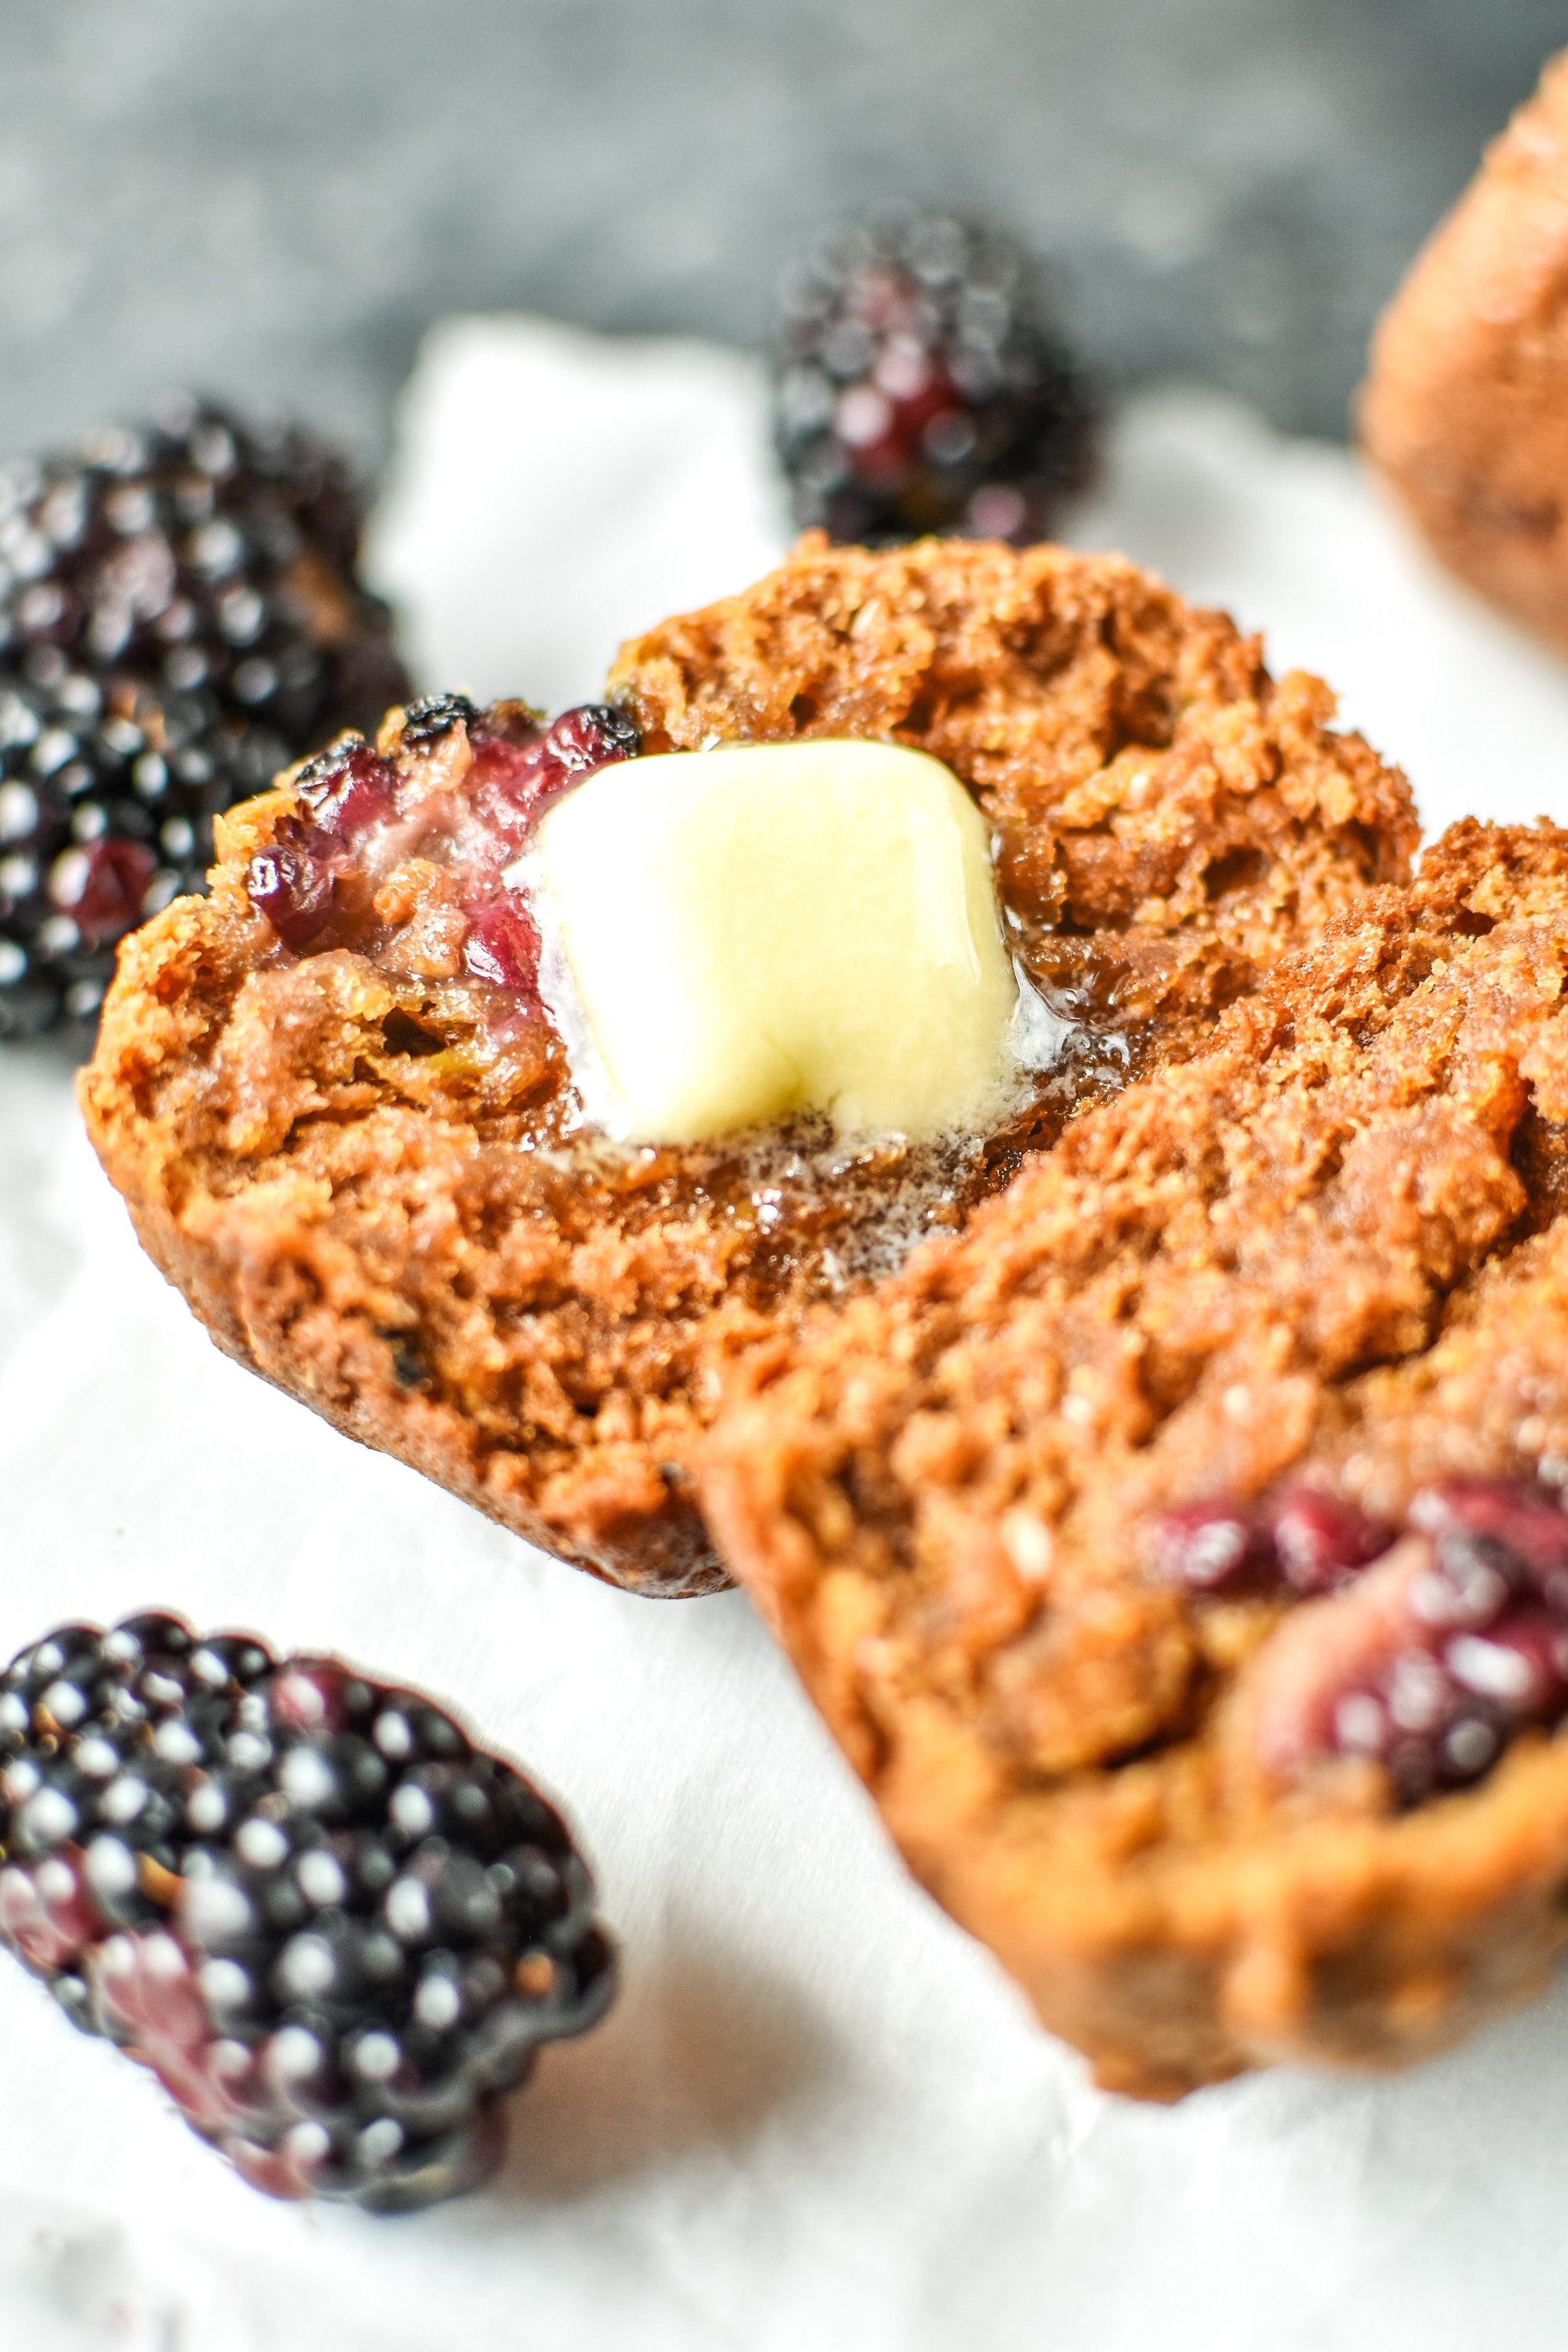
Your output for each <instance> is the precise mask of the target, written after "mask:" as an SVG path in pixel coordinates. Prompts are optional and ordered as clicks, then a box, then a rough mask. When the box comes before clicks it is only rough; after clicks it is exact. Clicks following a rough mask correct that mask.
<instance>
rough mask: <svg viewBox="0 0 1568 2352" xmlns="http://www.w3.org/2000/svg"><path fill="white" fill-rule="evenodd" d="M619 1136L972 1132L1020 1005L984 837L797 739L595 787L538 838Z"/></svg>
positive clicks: (649, 766) (902, 766)
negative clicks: (815, 1127) (787, 1123)
mask: <svg viewBox="0 0 1568 2352" xmlns="http://www.w3.org/2000/svg"><path fill="white" fill-rule="evenodd" d="M537 846H538V857H539V866H538V869H537V870H538V872H539V876H540V879H541V881H542V885H543V887H544V891H545V893H546V899H545V903H544V905H543V906H542V912H543V913H544V914H545V917H546V919H547V921H548V922H550V923H551V925H552V927H553V928H554V929H555V930H556V933H557V936H558V938H559V941H560V945H561V947H562V948H563V950H564V954H565V959H566V961H567V964H568V966H569V968H570V971H571V974H572V980H573V982H574V990H575V993H576V996H577V999H578V1003H579V1006H580V1008H581V1011H582V1013H583V1014H584V1017H585V1020H586V1023H587V1025H588V1028H589V1029H590V1031H591V1032H592V1035H593V1040H594V1044H595V1047H596V1049H597V1053H598V1055H599V1057H600V1059H601V1061H602V1063H603V1066H604V1068H605V1074H606V1075H607V1077H608V1080H609V1084H610V1087H612V1089H613V1091H614V1093H615V1095H616V1097H618V1098H619V1107H620V1109H621V1112H622V1113H623V1116H621V1117H620V1118H617V1120H616V1124H617V1126H618V1127H619V1128H620V1130H621V1131H622V1132H623V1133H625V1134H626V1135H628V1136H629V1137H630V1138H631V1139H635V1140H637V1141H642V1142H665V1143H688V1142H695V1141H698V1140H700V1139H702V1138H704V1137H708V1136H713V1135H721V1134H723V1133H725V1132H727V1131H728V1130H730V1129H735V1128H742V1127H751V1126H760V1125H763V1124H766V1123H768V1122H771V1121H773V1120H776V1119H779V1118H784V1117H785V1116H786V1115H787V1114H788V1113H790V1112H792V1111H797V1110H806V1109H812V1110H818V1111H823V1112H826V1114H827V1115H828V1117H829V1118H831V1119H832V1121H833V1124H834V1126H835V1127H836V1128H837V1129H838V1130H839V1131H840V1132H841V1133H857V1132H861V1133H864V1132H877V1133H882V1132H887V1131H889V1130H896V1131H899V1132H901V1133H903V1134H906V1135H910V1136H916V1137H931V1136H935V1135H939V1134H942V1133H943V1132H946V1131H950V1130H952V1129H965V1128H969V1129H973V1128H976V1127H979V1126H983V1125H984V1123H985V1120H986V1118H987V1114H988V1112H994V1109H995V1108H996V1105H997V1102H998V1100H999V1098H1000V1097H1001V1095H1002V1093H1003V1090H1004V1089H1005V1086H1006V1084H1007V1080H1008V1078H1009V1076H1010V1075H1011V1073H1012V1062H1011V1059H1010V1055H1009V1045H1008V1037H1009V1023H1010V1021H1011V1019H1012V1016H1013V1013H1014V1010H1015V1007H1016V1002H1017V987H1016V982H1015V980H1014V976H1013V970H1012V966H1011V963H1010V961H1009V960H1008V956H1007V952H1006V950H1005V947H1004V945H1003V940H1002V932H1001V926H1000V922H999V920H998V917H997V910H996V898H995V889H994V882H993V879H992V871H991V856H990V844H989V835H988V833H987V829H986V825H985V821H984V818H983V817H982V815H981V814H980V812H979V810H978V809H977V808H976V807H975V805H974V803H973V801H972V800H971V799H970V797H969V795H968V793H966V792H965V791H964V789H963V785H962V784H960V782H958V780H957V778H956V777H955V776H954V775H953V774H952V772H951V771H950V770H948V769H947V768H944V767H943V766H942V763H941V761H937V760H933V759H931V758H928V757H927V755H926V754H925V753H923V752H920V751H905V750H903V749H901V748H900V747H899V746H897V745H894V744H888V743H868V742H837V741H809V742H797V743H773V744H745V745H737V746H733V747H730V748H726V749H721V750H719V751H705V752H675V753H670V754H668V755H664V756H655V757H651V758H647V759H640V760H626V761H621V762H620V763H619V764H617V765H616V766H614V767H608V768H602V769H600V770H599V771H598V772H597V773H596V774H595V775H593V776H591V777H589V778H588V779H587V781H586V782H584V783H583V784H581V785H579V786H578V788H577V789H576V791H575V792H574V793H572V794H571V795H570V796H569V797H568V798H567V799H565V800H563V801H561V802H560V803H557V805H556V806H555V807H554V808H553V809H552V810H551V812H550V813H549V814H548V815H547V816H546V817H545V818H544V820H543V822H542V824H541V826H540V828H539V833H538V836H537Z"/></svg>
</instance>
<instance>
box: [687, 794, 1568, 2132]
mask: <svg viewBox="0 0 1568 2352" xmlns="http://www.w3.org/2000/svg"><path fill="white" fill-rule="evenodd" d="M1565 977H1568V832H1564V831H1563V830H1560V829H1558V828H1556V827H1554V826H1552V825H1550V824H1545V823H1544V822H1543V823H1542V824H1540V825H1538V826H1536V827H1534V828H1527V827H1517V828H1498V829H1493V828H1491V827H1489V826H1486V825H1483V824H1479V823H1477V822H1475V821H1473V820H1467V821H1466V822H1465V823H1463V824H1459V825H1457V826H1455V827H1453V828H1452V829H1451V830H1450V831H1449V832H1448V833H1447V834H1446V835H1444V836H1443V837H1442V839H1441V840H1440V841H1439V842H1438V843H1437V844H1436V845H1435V847H1434V848H1432V849H1431V850H1430V851H1429V852H1428V853H1427V855H1426V858H1425V859H1424V861H1423V865H1422V867H1421V871H1420V875H1419V878H1418V879H1417V880H1416V882H1415V884H1413V885H1412V886H1410V887H1405V888H1397V889H1384V890H1378V891H1374V892H1372V893H1369V894H1368V895H1366V896H1365V897H1364V898H1363V899H1362V900H1361V901H1360V902H1359V903H1358V904H1356V905H1353V906H1351V907H1349V908H1345V909H1344V910H1343V911H1342V912H1341V913H1340V914H1338V915H1336V916H1335V917H1334V918H1333V919H1331V921H1330V922H1329V923H1328V924H1327V925H1326V927H1325V929H1324V930H1323V933H1322V935H1321V938H1320V939H1319V940H1318V941H1317V942H1316V943H1315V944H1314V945H1312V946H1310V947H1309V948H1306V949H1304V950H1301V951H1300V952H1299V953H1298V954H1296V955H1293V956H1291V957H1289V958H1286V959H1284V960H1282V961H1280V962H1279V964H1277V965H1276V967H1275V968H1274V970H1273V971H1272V972H1271V973H1269V974H1268V975H1267V976H1266V977H1265V978H1264V979H1263V980H1262V981H1261V982H1260V983H1259V985H1258V989H1257V990H1256V992H1254V993H1252V994H1251V995H1249V996H1248V997H1247V998H1246V999H1244V1000H1243V1001H1242V1002H1240V1003H1237V1004H1236V1005H1234V1006H1233V1007H1232V1008H1231V1010H1230V1012H1229V1013H1227V1014H1226V1018H1225V1020H1224V1021H1223V1023H1222V1024H1220V1027H1219V1029H1218V1031H1217V1033H1216V1034H1215V1038H1214V1039H1213V1041H1212V1043H1211V1045H1210V1046H1209V1048H1208V1050H1207V1051H1206V1052H1205V1053H1204V1054H1202V1055H1198V1056H1197V1057H1195V1058H1194V1059H1191V1060H1189V1061H1188V1062H1186V1063H1185V1064H1184V1065H1183V1066H1167V1067H1166V1068H1164V1069H1163V1070H1160V1071H1158V1072H1156V1073H1154V1074H1153V1075H1152V1076H1148V1077H1146V1078H1145V1079H1143V1080H1142V1082H1141V1083H1138V1084H1135V1085H1133V1086H1131V1087H1129V1088H1127V1090H1126V1091H1125V1092H1124V1093H1122V1094H1121V1097H1119V1098H1118V1099H1116V1100H1115V1101H1113V1102H1110V1103H1108V1104H1104V1105H1101V1106H1100V1107H1098V1108H1093V1109H1091V1110H1089V1112H1087V1113H1086V1114H1085V1115H1084V1116H1083V1117H1082V1118H1079V1120H1078V1121H1077V1122H1076V1123H1075V1124H1074V1125H1072V1126H1071V1127H1070V1128H1069V1129H1068V1131H1067V1133H1066V1134H1065V1136H1064V1137H1063V1139H1062V1140H1061V1141H1060V1143H1059V1144H1058V1147H1057V1149H1056V1150H1055V1151H1054V1152H1052V1153H1051V1154H1049V1155H1048V1156H1047V1157H1044V1158H1042V1159H1040V1160H1037V1161H1036V1162H1034V1163H1033V1164H1032V1165H1031V1166H1030V1167H1029V1168H1028V1169H1026V1171H1025V1172H1024V1173H1023V1174H1021V1175H1020V1176H1019V1177H1018V1178H1017V1179H1016V1181H1015V1182H1014V1184H1013V1185H1012V1187H1011V1188H1010V1190H1009V1191H1008V1192H1007V1193H1006V1194H1005V1197H1003V1198H1002V1199H1000V1200H998V1201H994V1202H990V1203H987V1204H986V1205H985V1206H984V1207H983V1208H982V1209H981V1210H980V1211H979V1212H978V1213H976V1214H975V1215H974V1217H973V1219H972V1221H971V1223H970V1226H969V1228H968V1230H967V1232H965V1233H964V1234H963V1235H961V1236H959V1237H956V1238H955V1239H953V1240H952V1241H950V1242H947V1243H940V1244H935V1245H933V1246H932V1247H931V1248H929V1249H927V1250H925V1251H923V1252H921V1253H920V1254H919V1255H917V1256H916V1257H915V1258H913V1259H912V1260H911V1261H910V1264H909V1265H908V1266H907V1267H906V1268H905V1270H904V1271H903V1273H902V1274H901V1275H900V1276H897V1277H896V1278H894V1279H893V1280H892V1281H890V1282H888V1283H886V1284H884V1285H882V1286H880V1287H879V1290H878V1291H877V1292H876V1293H874V1294H873V1295H872V1296H870V1297H867V1298H863V1299H858V1300H855V1301H852V1302H850V1303H849V1304H848V1305H847V1307H845V1308H844V1309H843V1310H842V1311H841V1313H840V1314H839V1315H838V1316H837V1317H836V1318H832V1319H830V1320H829V1319H826V1318H824V1319H819V1320H818V1322H817V1323H816V1325H815V1326H813V1327H812V1328H810V1329H809V1330H808V1331H807V1333H806V1334H805V1336H804V1337H802V1338H799V1339H796V1340H795V1342H793V1343H791V1342H787V1341H781V1342H780V1343H779V1344H778V1345H777V1346H776V1347H775V1348H774V1349H773V1350H772V1351H771V1353H760V1354H759V1355H758V1356H757V1357H755V1358H753V1359H752V1360H750V1362H749V1363H748V1364H747V1365H746V1366H744V1367H742V1370H740V1372H738V1373H737V1374H736V1375H735V1376H734V1377H735V1384H736V1390H737V1393H735V1394H734V1395H733V1396H732V1398H731V1403H730V1406H729V1409H728V1411H727V1412H725V1413H724V1414H723V1415H722V1416H721V1419H720V1421H719V1423H718V1424H717V1427H716V1429H715V1431H714V1433H712V1435H711V1436H710V1439H709V1441H708V1446H707V1450H706V1454H705V1456H704V1465H703V1469H702V1473H701V1476H702V1496H703V1501H704V1504H705V1507H706V1508H707V1511H708V1514H709V1517H710V1525H711V1527H712V1528H713V1531H714V1535H715V1538H716V1539H717V1541H718V1542H719V1544H720V1547H721V1550H722V1551H723V1554H724V1557H725V1558H726V1559H728V1560H729V1561H730V1562H731V1565H732V1567H733V1568H734V1569H735V1570H736V1572H737V1573H738V1574H739V1575H740V1576H741V1578H742V1580H743V1581H744V1582H745V1584H746V1586H747V1588H748V1589H749V1590H750V1591H752V1594H753V1595H754V1596H755V1598H756V1599H757V1601H759V1603H760V1604H761V1606H762V1607H763V1610H764V1612H766V1614H767V1615H768V1617H769V1618H770V1620H771V1622H773V1625H774V1627H775V1628H776V1630H777V1631H778V1632H779V1633H780V1634H781V1636H782V1637H783V1639H784V1643H785V1644H786V1645H787V1647H788V1649H789V1652H790V1654H791V1655H792V1657H793V1658H794V1659H795V1664H796V1665H797V1666H798V1668H799V1670H800V1672H801V1675H802V1676H803V1678H804V1680H805V1684H806V1686H807V1688H808V1690H809V1691H810V1692H811V1694H812V1696H813V1697H814V1698H815V1699H816V1703H817V1705H818V1706H820V1707H821V1709H822V1711H823V1713H824V1715H825V1716H826V1719H827V1721H828V1723H829V1725H830V1726H831V1727H832V1728H833V1730H834V1731H835V1733H836V1734H837V1737H838V1738H839V1740H840V1741H841V1742H842V1744H843V1746H844V1748H845V1749H846V1751H847V1755H848V1757H849V1758H850V1759H851V1761H852V1762H853V1763H854V1765H855V1766H856V1768H857V1769H858V1771H859V1772H860V1773H861V1774H862V1775H863V1776H864V1778H865V1779H866V1780H867V1782H868V1785H869V1787H870V1788H871V1790H872V1791H873V1793H874V1794H875V1796H876V1798H877V1801H878V1803H879V1806H880V1808H881V1811H882V1812H883V1815H884V1818H885V1820H886V1822H887V1823H888V1826H889V1829H890V1831H891V1832H892V1834H893V1835H894V1837H895V1838H896V1840H897V1841H898V1843H899V1844H900V1847H901V1848H902V1851H903V1853H904V1854H905V1856H906V1858H907V1859H908V1860H909V1862H910V1865H911V1867H912V1868H913V1870H914V1871H915V1873H916V1874H917V1875H918V1876H919V1877H920V1878H921V1880H922V1881H923V1882H924V1883H925V1884H926V1885H927V1886H928V1887H930V1888H931V1891H932V1893H933V1894H934V1895H936V1896H937V1897H938V1898H939V1900H941V1901H942V1903H943V1904H944V1905H945V1906H947V1907H948V1909H949V1910H950V1911H951V1912H952V1914H953V1916H955V1917H956V1918H957V1919H958V1920H960V1921H961V1922H962V1923H963V1925H964V1926H966V1927H969V1928H970V1929H971V1930H972V1931H973V1933H974V1934H976V1935H977V1936H979V1937H982V1938H983V1939H984V1941H985V1942H986V1943H988V1944H989V1945H990V1946H991V1947H992V1948H994V1951H995V1952H996V1953H997V1954H998V1956H999V1957H1000V1958H1001V1959H1002V1960H1003V1961H1004V1963H1005V1965H1006V1966H1007V1967H1008V1968H1009V1969H1011V1970H1012V1971H1013V1973H1014V1974H1015V1975H1016V1977H1017V1978H1018V1979H1019V1980H1020V1982H1021V1983H1022V1984H1023V1985H1024V1987H1025V1988H1026V1990H1027V1991H1028V1993H1029V1994H1030V1996H1031V1998H1032V2000H1033V2001H1034V2003H1035V2005H1036V2007H1037V2011H1038V2012H1039V2014H1040V2016H1041V2018H1042V2020H1043V2021H1045V2023H1046V2024H1047V2025H1048V2026H1050V2027H1051V2028H1053V2029H1054V2030H1055V2031H1056V2032H1059V2033H1061V2034H1063V2035H1064V2036H1065V2037H1066V2038H1067V2039H1068V2040H1069V2041H1071V2042H1075V2043H1077V2044H1078V2046H1079V2048H1080V2049H1082V2050H1083V2051H1085V2052H1087V2053H1088V2054H1089V2057H1090V2058H1091V2059H1092V2060H1093V2062H1094V2063H1095V2066H1096V2069H1097V2072H1098V2074H1099V2076H1100V2080H1101V2082H1102V2083H1104V2084H1107V2085H1110V2086H1112V2087H1115V2088H1119V2089H1122V2090H1130V2091H1133V2092H1136V2093H1139V2094H1141V2095H1145V2096H1156V2097H1163V2096H1171V2095H1176V2094H1178V2093H1180V2092H1181V2091H1183V2090H1184V2089H1187V2088H1189V2087H1191V2086H1192V2085H1194V2084H1200V2083H1205V2082H1209V2081H1212V2080H1215V2078H1217V2077H1221V2076H1224V2075H1226V2074H1233V2073H1236V2072H1237V2071H1238V2070H1240V2069H1242V2068H1244V2067H1247V2066H1249V2065H1256V2064H1258V2063H1264V2062H1266V2061H1269V2060H1273V2059H1280V2058H1298V2059H1300V2058H1317V2059H1327V2060H1331V2061H1349V2062H1355V2063H1368V2064H1377V2065H1382V2064H1388V2063H1397V2062H1401V2061H1404V2060H1406V2059H1410V2058H1414V2057H1417V2056H1419V2055H1422V2054H1424V2053H1426V2052H1428V2051H1430V2050H1433V2049H1435V2048H1436V2047H1439V2046H1441V2045H1442V2044H1443V2043H1444V2042H1447V2041H1449V2040H1451V2039H1453V2038H1454V2037H1456V2036H1457V2035H1458V2033H1460V2032H1463V2031H1464V2030H1466V2029H1467V2028H1468V2027H1469V2026H1470V2025H1472V2024H1474V2023H1475V2022H1477V2021H1479V2020H1481V2019H1483V2018H1485V2017H1487V2016H1489V2015H1490V2014H1492V2013H1494V2012H1495V2011H1498V2010H1500V2009H1502V2008H1504V2007H1506V2006H1508V2005H1510V2003H1513V2002H1515V2001H1518V2000H1521V1999H1522V1998H1524V1997H1525V1996H1526V1995H1528V1994H1529V1993H1531V1992H1532V1991H1534V1990H1537V1989H1538V1988H1539V1986H1540V1985H1541V1984H1542V1981H1543V1979H1544V1977H1545V1973H1546V1970H1547V1966H1548V1963H1549V1961H1550V1959H1551V1958H1552V1954H1553V1953H1554V1952H1555V1951H1556V1950H1557V1949H1558V1948H1559V1947H1560V1946H1561V1944H1562V1942H1563V1938H1564V1937H1565V1935H1568V1906H1565V1905H1564V1899H1563V1896H1564V1888H1565V1886H1568V1741H1565V1739H1564V1736H1563V1729H1562V1727H1563V1724H1564V1722H1565V1721H1568V1510H1565V1509H1564V1493H1565V1490H1568V1369H1565V1368H1568V1021H1565V1019H1564V1015H1563V1003H1564V980H1565Z"/></svg>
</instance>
